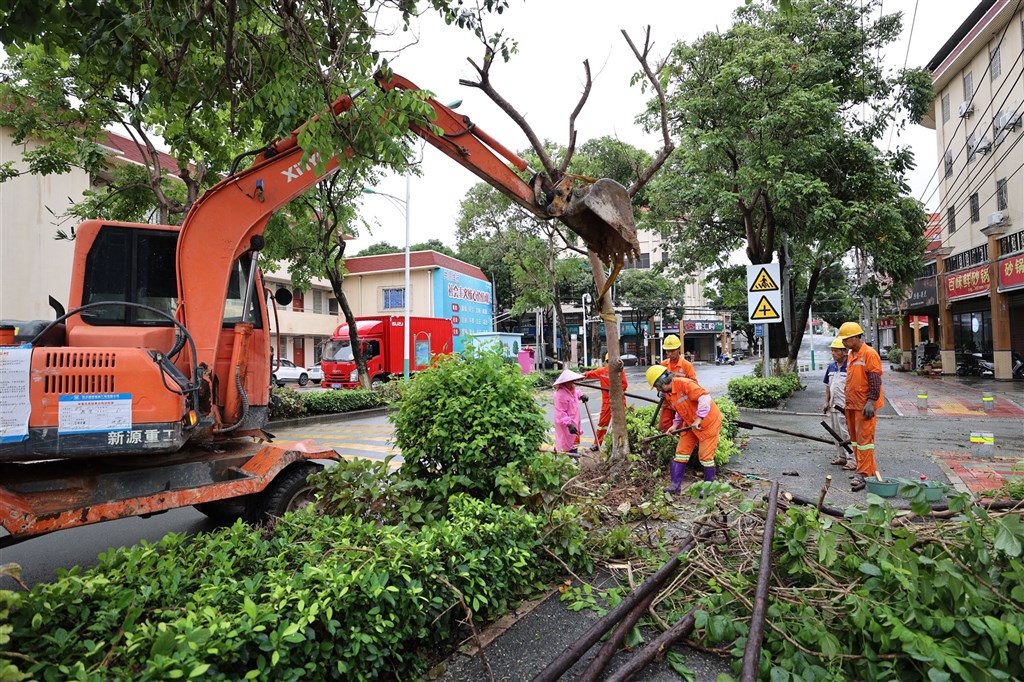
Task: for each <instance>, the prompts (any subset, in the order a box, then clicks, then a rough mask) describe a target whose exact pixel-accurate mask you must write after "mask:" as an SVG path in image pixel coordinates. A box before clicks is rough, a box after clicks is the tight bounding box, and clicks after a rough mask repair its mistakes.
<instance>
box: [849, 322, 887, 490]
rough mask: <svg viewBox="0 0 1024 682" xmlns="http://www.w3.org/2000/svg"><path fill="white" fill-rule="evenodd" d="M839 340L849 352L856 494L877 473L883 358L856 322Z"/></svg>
mask: <svg viewBox="0 0 1024 682" xmlns="http://www.w3.org/2000/svg"><path fill="white" fill-rule="evenodd" d="M839 338H840V339H842V342H843V346H844V347H845V348H846V350H848V351H849V352H850V353H849V356H847V359H846V428H848V429H849V430H850V445H851V446H852V447H853V452H854V454H855V455H856V456H857V471H856V472H855V473H854V477H853V480H852V482H851V484H850V488H851V489H852V490H853V491H854V492H857V491H858V490H863V489H864V486H865V485H866V484H865V482H864V478H865V477H868V476H874V475H875V474H877V473H878V465H877V464H876V462H875V426H876V425H877V423H878V420H877V419H876V418H875V412H876V411H877V410H880V409H882V406H883V405H884V404H885V399H884V397H883V396H882V359H881V358H880V357H878V351H876V350H875V349H874V348H872V347H871V346H869V345H868V344H866V343H864V329H863V328H862V327H861V326H860V325H859V324H857V323H856V322H844V323H843V324H842V326H840V327H839Z"/></svg>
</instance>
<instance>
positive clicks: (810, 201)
mask: <svg viewBox="0 0 1024 682" xmlns="http://www.w3.org/2000/svg"><path fill="white" fill-rule="evenodd" d="M879 5H880V3H879V2H875V1H871V0H869V1H866V2H864V3H859V4H858V3H851V2H848V1H846V0H805V1H804V2H799V3H794V4H792V6H791V7H790V9H789V11H787V12H782V13H780V12H778V11H777V10H775V9H774V7H773V6H772V5H765V4H759V3H752V4H750V5H749V6H746V7H743V8H741V9H739V10H738V11H737V13H736V18H737V21H736V23H735V25H734V26H733V27H732V28H730V29H729V30H728V31H725V32H722V33H709V34H707V35H705V36H703V37H702V38H700V39H698V40H697V41H696V42H694V43H693V44H692V45H691V44H686V43H678V44H676V45H675V46H674V47H673V49H672V52H671V54H670V55H669V57H668V60H667V65H666V68H665V70H664V72H663V77H664V78H665V82H666V96H667V97H668V101H669V108H670V126H671V128H672V130H673V132H674V133H675V135H676V136H677V137H678V139H679V144H678V146H677V149H676V152H675V153H674V154H673V156H672V157H671V159H670V160H669V163H668V164H667V169H666V171H665V172H663V173H662V174H660V175H659V176H658V177H657V178H656V179H655V181H654V182H652V183H651V185H650V186H649V187H648V195H649V197H650V199H651V205H652V207H653V209H654V211H653V216H655V218H656V219H660V220H661V221H664V222H661V223H660V224H663V225H664V224H670V225H671V226H672V227H671V228H669V229H667V230H666V232H667V233H668V234H670V235H672V236H673V237H674V239H673V241H674V243H675V245H676V254H675V256H676V259H677V261H678V262H681V263H693V264H702V265H705V266H711V265H713V264H715V263H721V262H723V261H725V260H726V259H727V257H728V255H729V254H730V253H731V252H733V251H734V250H736V249H738V248H744V249H745V252H746V256H747V258H748V259H749V261H750V262H751V263H768V262H772V261H773V260H778V261H779V262H780V263H781V264H782V266H783V267H784V268H785V269H787V271H788V274H789V277H790V281H793V277H794V276H795V274H796V273H797V271H799V273H800V277H801V281H802V282H804V283H805V285H806V294H805V296H803V297H802V300H800V301H798V302H797V305H796V306H794V309H795V310H796V313H795V314H792V315H789V316H788V319H787V320H786V322H787V323H788V325H789V327H790V330H789V331H790V334H789V335H788V336H789V342H790V343H789V344H788V345H789V347H788V349H786V350H788V355H789V357H790V358H791V359H795V357H796V352H797V350H798V349H799V346H800V341H801V338H802V333H803V328H804V326H805V325H806V319H807V317H806V316H807V309H808V307H809V306H810V305H811V303H812V301H813V296H814V292H815V289H816V288H817V286H818V283H819V281H820V279H821V275H822V272H823V271H824V269H825V268H826V267H827V265H828V264H831V263H833V262H835V261H837V260H839V259H840V258H842V257H843V256H844V255H845V254H847V253H848V252H850V251H851V250H852V249H854V248H861V249H863V250H864V251H866V252H867V253H868V254H870V257H871V261H872V263H873V269H874V273H875V275H876V276H877V277H880V278H883V279H884V280H886V281H891V282H893V283H895V284H897V288H901V285H904V284H908V283H909V282H910V281H911V280H912V279H913V277H914V275H915V274H916V272H917V269H918V267H919V265H920V259H921V254H922V253H923V239H922V236H921V235H922V232H923V227H924V223H925V214H924V212H923V210H922V208H921V207H920V205H919V204H918V203H917V202H916V201H914V200H912V199H911V198H909V197H908V196H907V187H906V185H905V182H904V174H905V173H906V171H907V170H908V169H910V168H911V167H912V164H913V158H912V155H911V152H910V151H909V149H906V148H900V147H897V148H896V149H895V150H894V151H891V152H883V151H880V150H879V149H878V148H876V146H875V143H876V142H878V140H879V139H880V138H881V136H882V134H883V133H884V132H885V131H886V130H887V127H888V126H889V125H890V124H896V125H898V126H902V125H904V124H905V122H906V120H907V119H908V118H909V119H917V118H919V117H920V116H921V114H922V113H923V111H924V110H925V108H926V107H927V106H928V105H929V104H930V102H931V92H930V84H929V83H930V82H929V81H928V79H927V77H926V75H925V74H922V73H920V72H916V71H908V72H901V73H898V74H895V75H891V74H887V73H886V72H885V70H884V69H883V68H882V66H881V65H880V64H879V63H878V55H879V53H880V50H881V49H882V48H883V47H884V46H885V45H887V44H889V43H891V42H892V41H893V40H894V39H895V38H896V37H897V36H898V35H899V32H900V26H901V21H900V17H899V16H898V15H887V16H882V17H881V18H879V16H878V15H879ZM656 105H657V103H656V102H652V104H651V115H650V116H649V117H648V118H649V120H650V122H651V123H652V124H654V123H655V122H656V120H657V119H656V118H655V114H656V113H657V106H656ZM668 221H671V222H668ZM875 282H877V280H868V282H866V284H867V285H868V286H867V287H865V291H864V292H863V293H864V294H867V295H870V293H871V291H870V289H871V288H872V287H873V286H874V288H878V287H877V285H875ZM801 293H802V292H801ZM771 326H772V327H773V328H778V327H780V326H781V325H771ZM778 332H781V330H778V329H773V333H778ZM784 345H785V340H784V339H783V338H782V334H781V333H779V334H778V336H773V355H776V357H778V354H779V353H780V351H782V350H783V346H784Z"/></svg>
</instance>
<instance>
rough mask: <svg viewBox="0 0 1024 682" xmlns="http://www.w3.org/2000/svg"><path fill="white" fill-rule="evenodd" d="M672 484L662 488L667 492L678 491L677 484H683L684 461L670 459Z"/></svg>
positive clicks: (684, 474)
mask: <svg viewBox="0 0 1024 682" xmlns="http://www.w3.org/2000/svg"><path fill="white" fill-rule="evenodd" d="M671 476H672V485H671V486H666V487H665V488H664V490H665V492H667V493H677V492H679V486H681V485H682V484H683V477H684V476H686V462H677V461H675V460H672V469H671Z"/></svg>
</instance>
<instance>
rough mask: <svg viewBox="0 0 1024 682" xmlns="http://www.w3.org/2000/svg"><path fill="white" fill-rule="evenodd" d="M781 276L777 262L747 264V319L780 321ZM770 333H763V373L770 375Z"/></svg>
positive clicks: (766, 321)
mask: <svg viewBox="0 0 1024 682" xmlns="http://www.w3.org/2000/svg"><path fill="white" fill-rule="evenodd" d="M781 281H782V277H781V276H780V273H779V264H778V263H759V264H757V265H748V266H747V320H748V322H750V323H752V324H773V323H776V322H782V312H781V311H782V287H780V286H779V282H781ZM769 337H770V334H769V333H768V331H767V329H766V330H765V334H764V375H765V376H766V377H770V376H771V375H772V368H771V353H770V352H769V346H770V344H769V343H768V340H769Z"/></svg>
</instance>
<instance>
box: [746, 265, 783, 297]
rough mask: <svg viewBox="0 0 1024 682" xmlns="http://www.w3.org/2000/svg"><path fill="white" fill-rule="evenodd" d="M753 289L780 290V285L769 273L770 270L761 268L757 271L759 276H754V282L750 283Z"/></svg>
mask: <svg viewBox="0 0 1024 682" xmlns="http://www.w3.org/2000/svg"><path fill="white" fill-rule="evenodd" d="M750 290H751V291H778V290H779V285H778V284H776V283H775V280H774V279H772V276H771V275H769V274H768V271H767V270H765V269H764V268H761V271H760V272H759V273H757V277H755V278H754V283H753V284H751V285H750Z"/></svg>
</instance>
